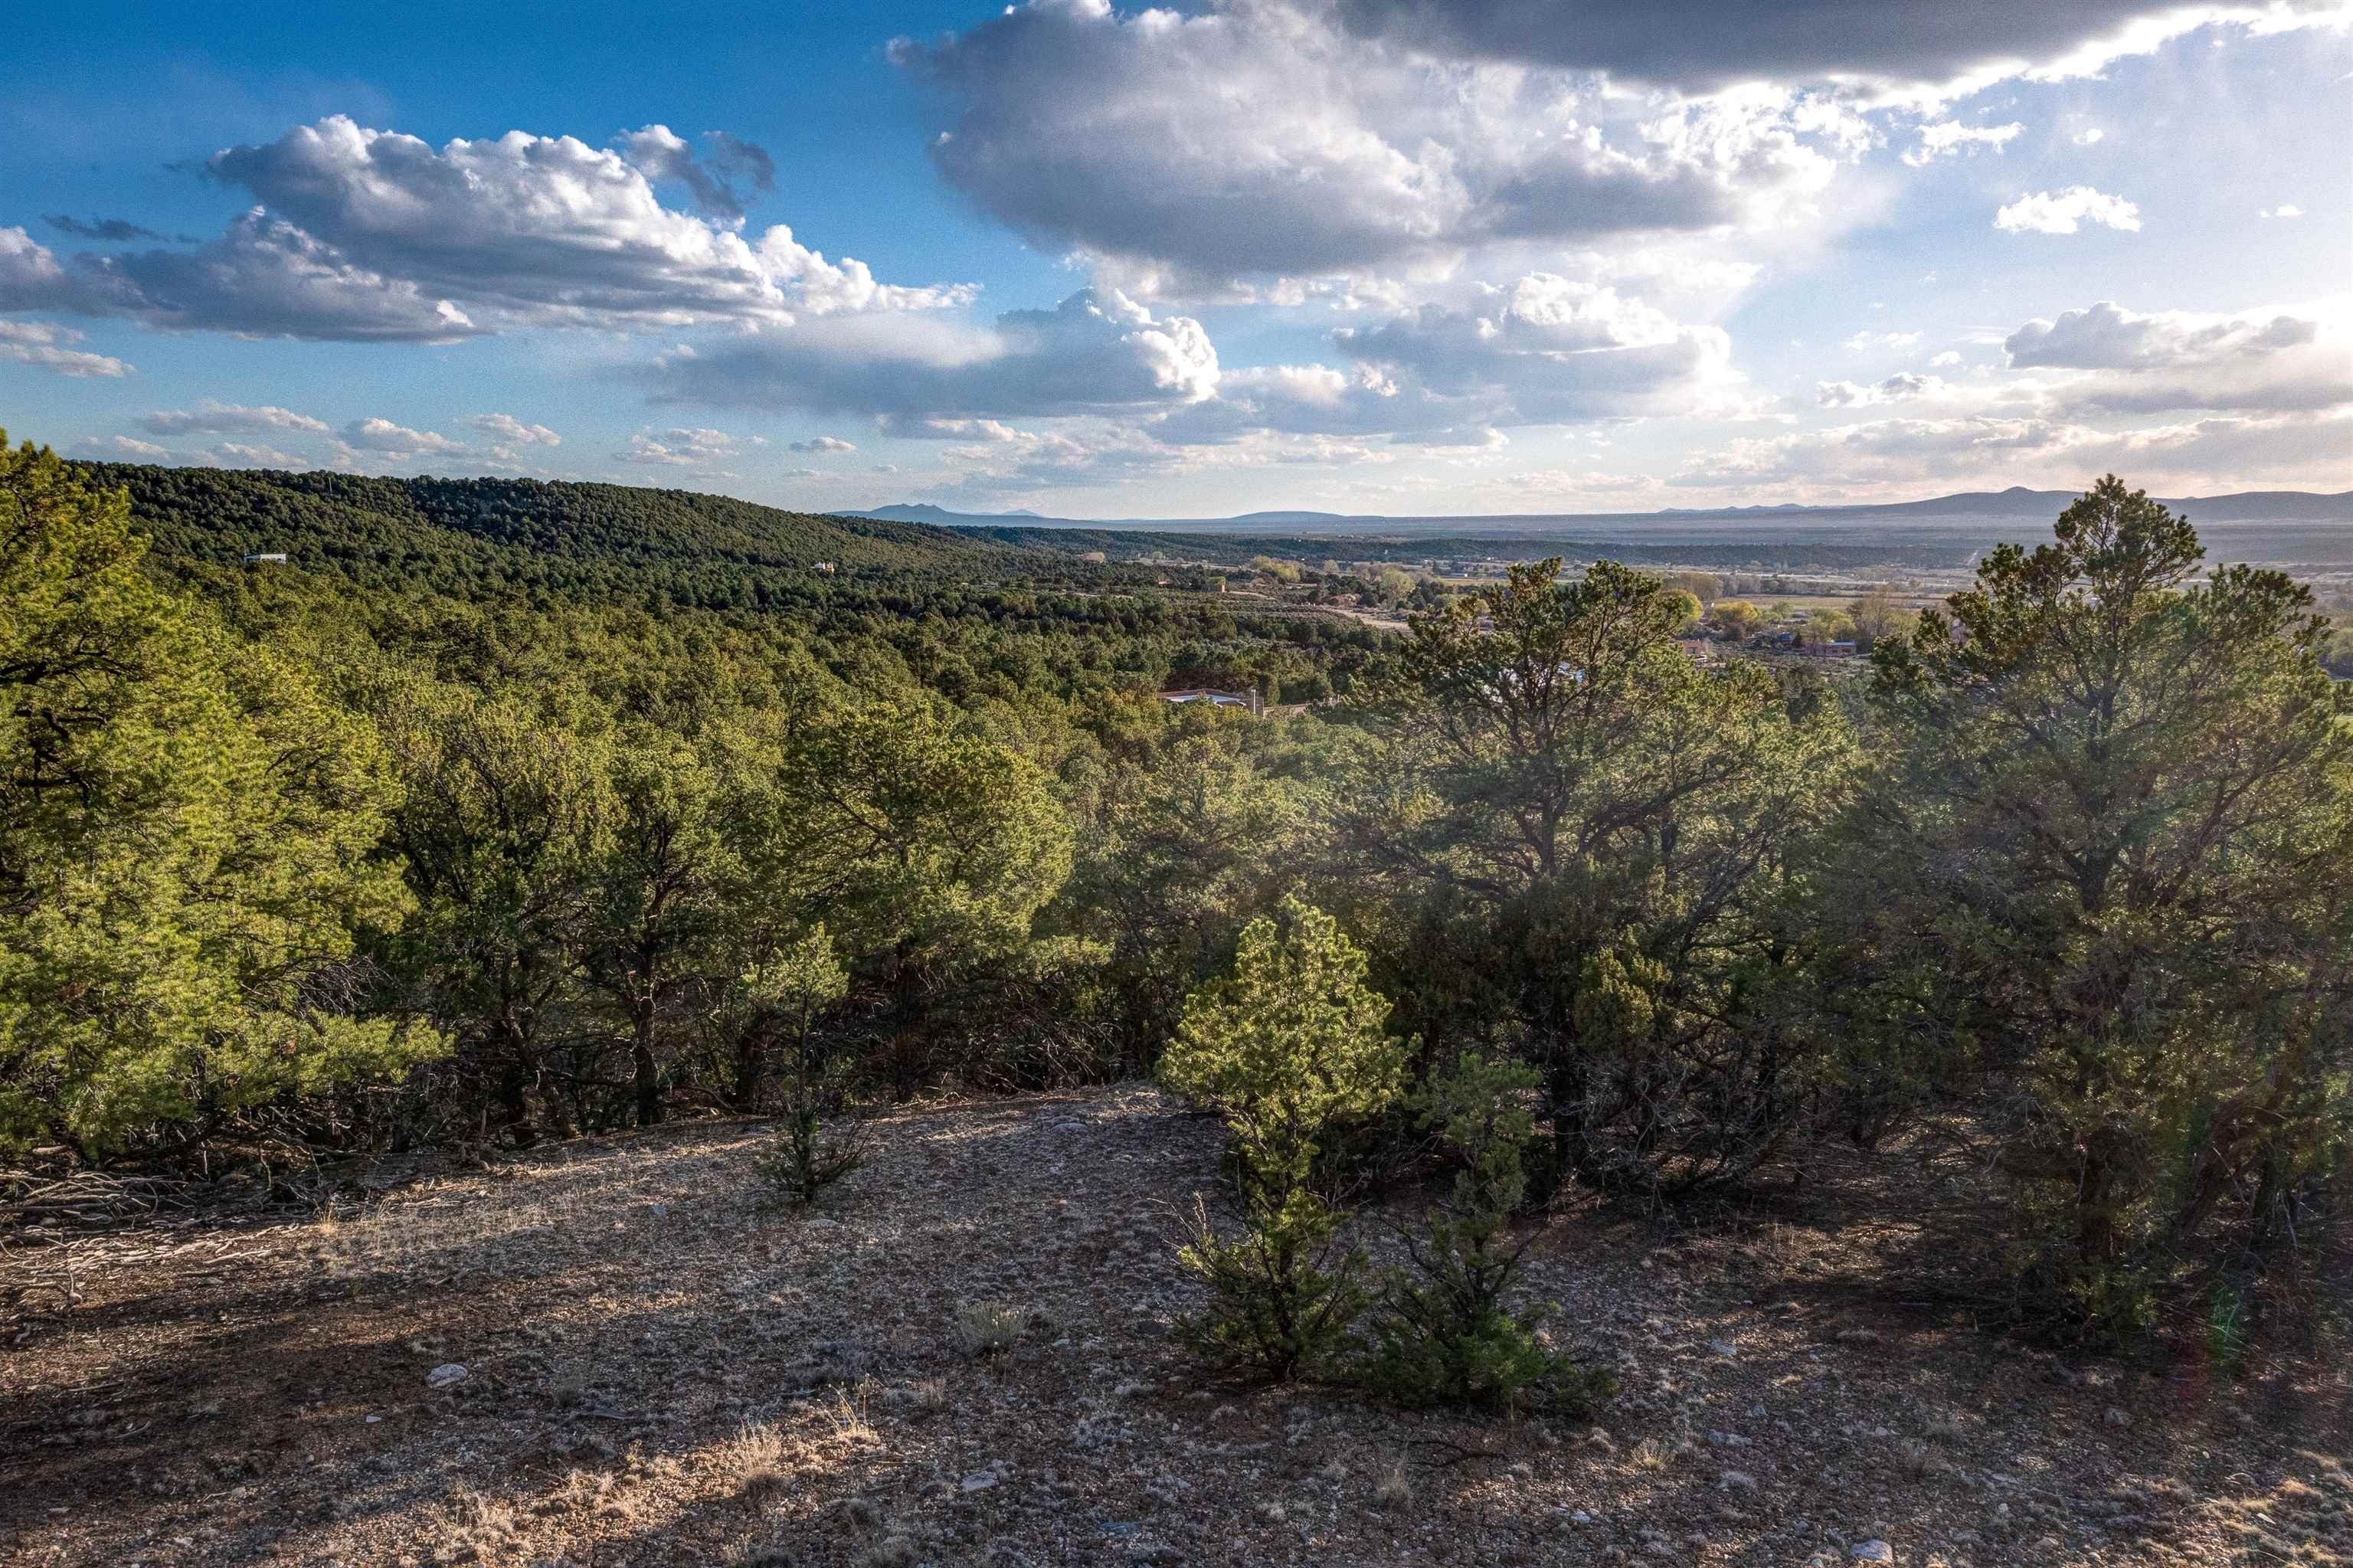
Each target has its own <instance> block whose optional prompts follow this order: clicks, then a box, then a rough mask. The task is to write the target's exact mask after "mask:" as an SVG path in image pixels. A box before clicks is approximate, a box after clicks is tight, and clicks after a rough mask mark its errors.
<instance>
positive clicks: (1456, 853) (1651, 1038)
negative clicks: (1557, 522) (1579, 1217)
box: [1345, 561, 1851, 1190]
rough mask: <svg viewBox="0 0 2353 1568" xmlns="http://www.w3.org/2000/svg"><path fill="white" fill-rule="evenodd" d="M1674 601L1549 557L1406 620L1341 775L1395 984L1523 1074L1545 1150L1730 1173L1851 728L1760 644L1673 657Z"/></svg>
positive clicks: (1655, 1180)
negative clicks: (1350, 779) (1393, 925)
mask: <svg viewBox="0 0 2353 1568" xmlns="http://www.w3.org/2000/svg"><path fill="white" fill-rule="evenodd" d="M1684 608H1685V607H1684V606H1683V604H1682V603H1680V602H1679V601H1678V600H1677V599H1676V598H1675V596H1674V595H1673V594H1672V593H1670V592H1669V591H1668V590H1667V589H1666V588H1664V587H1663V586H1662V584H1661V583H1660V581H1659V579H1657V578H1656V577H1650V576H1647V575H1645V574H1643V573H1641V572H1636V571H1632V570H1630V569H1629V568H1626V567H1620V566H1618V565H1616V564H1614V563H1611V562H1607V561H1604V562H1599V563H1597V564H1596V565H1595V566H1594V567H1592V569H1591V570H1590V571H1588V573H1587V574H1586V576H1585V577H1582V578H1581V579H1579V580H1577V581H1574V582H1563V581H1562V580H1561V578H1560V567H1559V563H1558V562H1556V561H1548V562H1546V563H1543V564H1541V565H1539V566H1535V567H1514V568H1513V569H1512V573H1511V576H1510V578H1509V580H1508V581H1507V582H1506V583H1505V584H1504V586H1503V587H1501V588H1496V589H1493V590H1491V591H1487V592H1483V593H1481V594H1477V595H1472V596H1468V597H1466V598H1464V599H1461V600H1458V601H1457V602H1456V603H1455V604H1454V605H1452V606H1451V607H1449V608H1448V609H1442V610H1437V611H1432V612H1430V613H1429V614H1426V615H1419V616H1416V617H1415V618H1414V619H1413V622H1412V636H1411V639H1410V641H1409V642H1408V644H1407V647H1406V649H1405V650H1404V652H1403V656H1402V658H1401V660H1400V669H1399V673H1398V680H1397V681H1396V682H1395V683H1392V684H1390V685H1388V687H1386V688H1382V689H1380V690H1378V691H1377V692H1375V693H1374V694H1373V698H1374V700H1373V701H1372V702H1371V703H1369V704H1368V705H1367V716H1368V717H1369V718H1370V719H1372V720H1373V721H1374V723H1375V724H1376V725H1377V726H1378V727H1379V729H1380V731H1381V732H1382V733H1383V735H1384V736H1385V738H1386V740H1387V742H1388V745H1387V747H1386V748H1385V749H1384V750H1383V751H1382V752H1380V753H1379V754H1377V758H1376V760H1375V765H1374V770H1373V772H1372V775H1371V777H1369V778H1366V779H1364V781H1363V782H1362V783H1361V784H1359V785H1357V786H1356V788H1355V789H1350V790H1349V791H1348V792H1347V793H1348V796H1349V797H1350V798H1351V799H1352V800H1354V801H1356V802H1360V804H1358V805H1356V808H1355V810H1354V813H1353V816H1352V819H1351V820H1348V821H1345V832H1346V833H1347V836H1348V840H1349V842H1350V844H1351V846H1352V847H1353V848H1354V849H1355V850H1356V853H1357V854H1358V856H1359V857H1360V860H1361V863H1362V864H1363V866H1364V867H1365V868H1366V872H1367V873H1368V874H1376V875H1379V876H1382V877H1384V878H1387V879H1389V880H1390V881H1392V882H1393V883H1394V884H1395V885H1397V886H1398V889H1399V890H1400V891H1401V892H1403V893H1405V894H1407V895H1409V896H1410V897H1412V898H1414V899H1415V900H1417V901H1418V903H1419V910H1418V913H1417V915H1416V916H1415V918H1414V920H1413V921H1412V922H1411V923H1410V924H1409V925H1408V926H1406V927H1405V933H1406V935H1405V937H1403V938H1400V939H1399V940H1398V941H1397V942H1396V943H1395V944H1394V953H1395V956H1394V957H1393V958H1392V959H1391V962H1392V963H1393V964H1394V965H1396V966H1397V968H1398V969H1399V970H1400V971H1401V973H1400V977H1399V978H1400V982H1401V983H1400V985H1399V989H1400V991H1402V992H1403V993H1404V997H1405V1000H1406V1001H1407V1002H1408V1003H1409V1005H1410V1006H1412V1007H1413V1008H1414V1009H1415V1010H1416V1011H1417V1012H1418V1013H1419V1018H1420V1020H1421V1021H1422V1022H1424V1023H1425V1025H1426V1026H1427V1027H1428V1028H1429V1030H1430V1033H1432V1035H1433V1036H1436V1035H1437V1034H1439V1033H1440V1028H1441V1026H1443V1027H1446V1028H1451V1029H1452V1030H1454V1031H1456V1032H1458V1033H1464V1034H1468V1035H1470V1036H1471V1038H1472V1040H1473V1041H1474V1042H1478V1043H1482V1044H1493V1045H1497V1046H1501V1047H1504V1048H1505V1049H1508V1050H1511V1051H1513V1052H1514V1053H1515V1054H1519V1055H1520V1056H1521V1057H1522V1058H1523V1059H1525V1060H1526V1061H1528V1062H1529V1063H1531V1064H1532V1065H1535V1066H1536V1067H1537V1068H1538V1069H1539V1070H1540V1071H1542V1072H1543V1073H1544V1074H1545V1076H1546V1089H1547V1097H1548V1100H1549V1107H1548V1108H1549V1112H1550V1118H1551V1120H1552V1123H1553V1130H1554V1139H1555V1161H1554V1168H1555V1170H1556V1171H1571V1170H1573V1171H1576V1172H1577V1173H1578V1174H1580V1175H1582V1176H1583V1177H1585V1179H1587V1180H1588V1181H1592V1182H1594V1183H1596V1184H1597V1185H1601V1186H1605V1187H1610V1188H1617V1189H1637V1190H1661V1189H1686V1188H1691V1187H1696V1186H1700V1185H1704V1184H1706V1183H1710V1182H1717V1181H1729V1180H1734V1179H1736V1178H1738V1177H1739V1176H1741V1175H1743V1174H1745V1173H1746V1171H1749V1170H1750V1169H1752V1168H1753V1167H1754V1166H1755V1164H1756V1163H1757V1160H1761V1159H1762V1158H1764V1157H1765V1156H1766V1155H1767V1154H1768V1153H1769V1152H1770V1151H1771V1150H1772V1149H1773V1148H1774V1147H1775V1146H1776V1144H1777V1143H1778V1140H1779V1139H1780V1138H1781V1137H1783V1136H1784V1135H1785V1133H1786V1132H1787V1130H1788V1127H1789V1126H1790V1124H1791V1122H1792V1119H1793V1118H1794V1117H1795V1115H1796V1114H1797V1111H1798V1109H1799V1106H1800V1105H1801V1103H1802V1100H1803V1097H1804V1092H1805V1088H1806V1081H1805V1080H1806V1075H1807V1073H1808V1071H1809V1065H1808V1053H1807V1052H1806V1051H1805V1049H1804V1048H1803V1043H1802V1042H1801V1041H1799V1040H1796V1039H1794V1038H1792V1037H1791V1033H1790V1031H1789V1029H1788V1027H1787V1026H1786V1024H1785V1022H1784V1020H1783V1019H1782V1017H1781V1016H1780V1015H1779V1013H1778V1011H1777V1009H1775V1008H1767V1007H1762V1006H1758V1005H1752V1004H1753V1003H1761V1002H1763V1001H1767V999H1770V998H1773V997H1775V996H1777V995H1778V992H1779V991H1781V990H1782V989H1784V988H1785V987H1786V986H1787V984H1788V981H1789V971H1790V970H1791V969H1792V966H1793V955H1792V954H1791V952H1790V951H1789V949H1788V944H1787V943H1786V942H1784V941H1783V940H1782V939H1781V938H1780V935H1779V932H1778V928H1777V925H1776V916H1777V912H1778V902H1779V900H1780V898H1781V896H1782V893H1783V887H1784V878H1785V862H1786V856H1787V855H1788V852H1789V851H1790V850H1791V849H1792V848H1793V847H1794V846H1796V845H1798V844H1799V843H1802V842H1805V841H1806V839H1807V838H1808V837H1809V836H1810V834H1811V833H1812V832H1814V831H1815V830H1816V829H1817V827H1818V826H1819V824H1820V821H1822V820H1823V818H1824V817H1825V815H1826V814H1827V812H1828V810H1829V808H1830V804H1831V801H1830V799H1829V796H1830V790H1831V786H1832V784H1833V783H1834V781H1835V780H1836V779H1837V777H1838V770H1839V768H1840V765H1841V761H1842V759H1843V758H1844V757H1845V755H1846V753H1847V750H1848V747H1849V746H1850V744H1851V742H1850V737H1849V735H1848V731H1847V728H1846V726H1845V725H1844V723H1843V721H1842V719H1841V715H1839V713H1838V711H1837V709H1836V708H1835V706H1834V705H1811V706H1807V705H1801V704H1799V703H1797V702H1795V701H1793V700H1792V696H1791V694H1790V693H1789V692H1788V691H1787V690H1785V689H1784V688H1783V687H1782V686H1781V685H1779V684H1778V683H1777V682H1776V681H1775V679H1774V678H1773V676H1772V675H1771V674H1770V673H1767V671H1766V670H1765V669H1763V668H1762V667H1761V666H1758V665H1757V664H1753V663H1747V662H1737V663H1735V664H1734V665H1732V666H1731V667H1729V668H1726V669H1723V670H1702V669H1700V668H1698V667H1696V666H1695V665H1694V664H1693V662H1691V661H1690V660H1689V659H1688V658H1685V657H1684V656H1683V654H1682V653H1681V652H1679V651H1677V650H1676V649H1675V648H1674V647H1673V645H1672V642H1671V641H1670V639H1671V637H1672V633H1673V632H1674V631H1675V630H1676V629H1677V624H1678V621H1679V619H1680V617H1681V616H1682V615H1683V610H1684ZM1588 991H1596V992H1597V993H1598V994H1596V995H1595V996H1593V997H1592V998H1590V999H1588V997H1587V994H1586V993H1587V992H1588ZM1630 1010H1631V1011H1630ZM1637 1013H1639V1018H1638V1017H1637ZM1621 1015H1622V1016H1621ZM1637 1022H1639V1027H1636V1026H1635V1025H1636V1024H1637Z"/></svg>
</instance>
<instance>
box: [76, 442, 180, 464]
mask: <svg viewBox="0 0 2353 1568" xmlns="http://www.w3.org/2000/svg"><path fill="white" fill-rule="evenodd" d="M81 450H83V451H84V452H85V453H86V454H88V455H90V456H91V457H98V458H109V459H111V460H113V461H117V462H162V461H166V460H167V459H169V458H170V457H171V455H172V453H171V449H169V448H168V447H159V446H157V445H156V444H155V443H154V442H153V441H142V440H139V439H138V438H137V437H136V436H102V437H100V438H99V439H98V440H90V441H84V442H83V443H82V449H81Z"/></svg>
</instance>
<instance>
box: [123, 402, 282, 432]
mask: <svg viewBox="0 0 2353 1568" xmlns="http://www.w3.org/2000/svg"><path fill="white" fill-rule="evenodd" d="M139 424H140V428H141V429H144V430H145V431H146V432H147V433H148V434H149V435H153V436H184V435H190V434H195V433H199V432H201V433H203V434H206V435H237V434H248V433H252V432H256V431H262V430H288V431H301V432H302V433H304V434H307V435H314V436H323V435H325V434H327V433H328V426H327V421H325V420H324V419H314V418H311V416H310V415H308V414H298V413H296V412H294V410H293V409H291V408H279V407H277V406H276V405H275V404H267V403H266V404H263V405H261V406H259V407H258V408H249V407H248V406H246V405H244V404H242V403H215V402H210V401H206V402H203V403H199V404H197V405H196V406H195V408H159V409H157V410H156V411H155V412H154V413H152V414H148V415H144V416H142V418H141V419H140V421H139Z"/></svg>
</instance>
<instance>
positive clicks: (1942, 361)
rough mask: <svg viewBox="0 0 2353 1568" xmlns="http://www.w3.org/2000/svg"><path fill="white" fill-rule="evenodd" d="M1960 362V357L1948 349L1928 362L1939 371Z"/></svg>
mask: <svg viewBox="0 0 2353 1568" xmlns="http://www.w3.org/2000/svg"><path fill="white" fill-rule="evenodd" d="M1960 362H1961V356H1960V355H1959V354H1958V353H1957V352H1955V351H1954V350H1952V349H1949V348H1948V349H1947V350H1945V352H1944V353H1942V354H1939V355H1936V356H1935V357H1934V358H1932V359H1930V360H1929V361H1928V363H1929V364H1930V365H1932V366H1936V368H1937V369H1939V370H1944V369H1947V368H1949V367H1951V366H1956V365H1958V364H1959V363H1960Z"/></svg>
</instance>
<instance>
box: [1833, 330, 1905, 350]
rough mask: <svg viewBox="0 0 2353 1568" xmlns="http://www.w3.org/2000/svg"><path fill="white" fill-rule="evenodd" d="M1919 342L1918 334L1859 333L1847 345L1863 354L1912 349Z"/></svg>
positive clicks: (1847, 341) (1848, 340)
mask: <svg viewBox="0 0 2353 1568" xmlns="http://www.w3.org/2000/svg"><path fill="white" fill-rule="evenodd" d="M1919 341H1920V334H1918V333H1916V332H1859V333H1857V334H1854V335H1853V336H1852V337H1851V338H1849V339H1847V340H1846V345H1847V347H1849V348H1851V349H1853V350H1854V351H1855V352H1856V353H1858V354H1862V353H1869V352H1871V351H1872V350H1874V349H1897V348H1910V347H1911V346H1913V344H1916V343H1918V342H1919Z"/></svg>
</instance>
